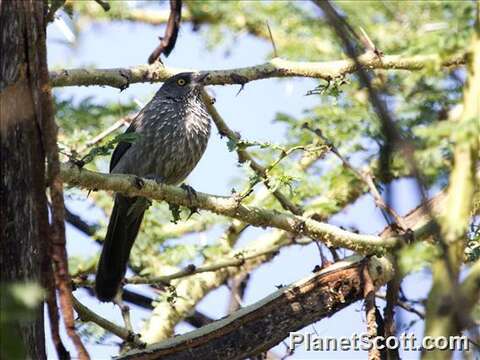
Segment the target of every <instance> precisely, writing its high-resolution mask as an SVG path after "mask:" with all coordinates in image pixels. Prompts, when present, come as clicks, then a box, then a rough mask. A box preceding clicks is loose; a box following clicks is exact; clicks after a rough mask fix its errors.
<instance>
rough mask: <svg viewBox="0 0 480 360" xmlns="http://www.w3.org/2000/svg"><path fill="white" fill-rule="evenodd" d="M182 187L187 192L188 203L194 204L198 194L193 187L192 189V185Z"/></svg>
mask: <svg viewBox="0 0 480 360" xmlns="http://www.w3.org/2000/svg"><path fill="white" fill-rule="evenodd" d="M180 187H181V188H182V189H183V190H185V191H186V192H187V197H188V201H189V202H190V203H193V200H194V199H195V200H196V199H197V192H196V191H195V189H194V188H193V187H191V186H190V185H187V184H182V185H180ZM190 215H191V214H190Z"/></svg>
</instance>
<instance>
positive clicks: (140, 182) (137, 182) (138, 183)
mask: <svg viewBox="0 0 480 360" xmlns="http://www.w3.org/2000/svg"><path fill="white" fill-rule="evenodd" d="M133 186H135V187H136V188H137V189H138V190H141V189H142V188H143V187H144V186H145V181H143V179H142V178H140V177H138V176H135V177H134V178H133Z"/></svg>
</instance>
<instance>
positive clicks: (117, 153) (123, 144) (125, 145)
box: [110, 121, 137, 172]
mask: <svg viewBox="0 0 480 360" xmlns="http://www.w3.org/2000/svg"><path fill="white" fill-rule="evenodd" d="M136 127H137V126H136V122H135V121H132V123H131V124H130V126H129V127H128V129H127V131H125V134H128V133H132V132H135V129H136ZM130 146H132V143H131V142H127V141H120V142H119V143H118V144H117V146H116V147H115V150H113V153H112V158H111V159H110V172H112V170H113V169H114V168H115V166H116V165H117V164H118V162H119V161H120V159H121V158H122V156H123V155H124V154H125V153H126V152H127V150H128V149H129V148H130Z"/></svg>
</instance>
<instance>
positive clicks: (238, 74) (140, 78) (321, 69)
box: [50, 54, 465, 89]
mask: <svg viewBox="0 0 480 360" xmlns="http://www.w3.org/2000/svg"><path fill="white" fill-rule="evenodd" d="M358 60H359V62H360V63H361V64H362V65H363V66H364V67H365V68H368V69H370V70H373V69H385V70H411V71H415V70H422V69H424V68H425V67H427V66H431V64H432V63H435V62H439V61H441V59H440V58H439V56H438V55H418V56H412V57H402V56H401V55H390V56H384V57H382V58H378V57H377V56H375V55H372V54H366V55H363V56H361V57H359V59H358ZM464 63H465V57H464V55H455V56H453V57H451V58H449V59H447V60H444V61H441V65H442V66H444V67H448V66H458V65H461V64H464ZM183 71H194V70H193V69H180V68H170V67H168V68H167V67H164V66H163V65H161V64H158V63H156V64H154V65H150V66H149V65H138V66H134V67H131V68H113V69H63V70H56V71H51V72H50V81H51V83H52V86H57V87H61V86H90V85H105V86H112V87H116V88H120V89H123V88H125V87H128V85H130V84H133V83H139V82H161V81H165V80H166V79H167V78H169V77H170V76H172V75H175V74H177V73H179V72H183ZM355 71H356V66H355V63H354V62H353V61H352V60H334V61H322V62H296V61H288V60H284V59H281V58H274V59H271V60H270V61H268V62H266V63H264V64H260V65H256V66H250V67H244V68H236V69H229V70H208V72H209V74H210V75H209V76H208V78H207V79H206V80H205V82H206V83H207V84H209V85H226V84H240V85H244V84H246V83H248V82H250V81H253V80H260V79H269V78H281V77H311V78H318V79H324V80H332V79H334V78H337V77H342V76H345V75H347V74H351V73H354V72H355Z"/></svg>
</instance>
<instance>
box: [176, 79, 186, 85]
mask: <svg viewBox="0 0 480 360" xmlns="http://www.w3.org/2000/svg"><path fill="white" fill-rule="evenodd" d="M186 83H187V82H186V81H185V79H178V80H177V84H178V85H180V86H184V85H185V84H186Z"/></svg>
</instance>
